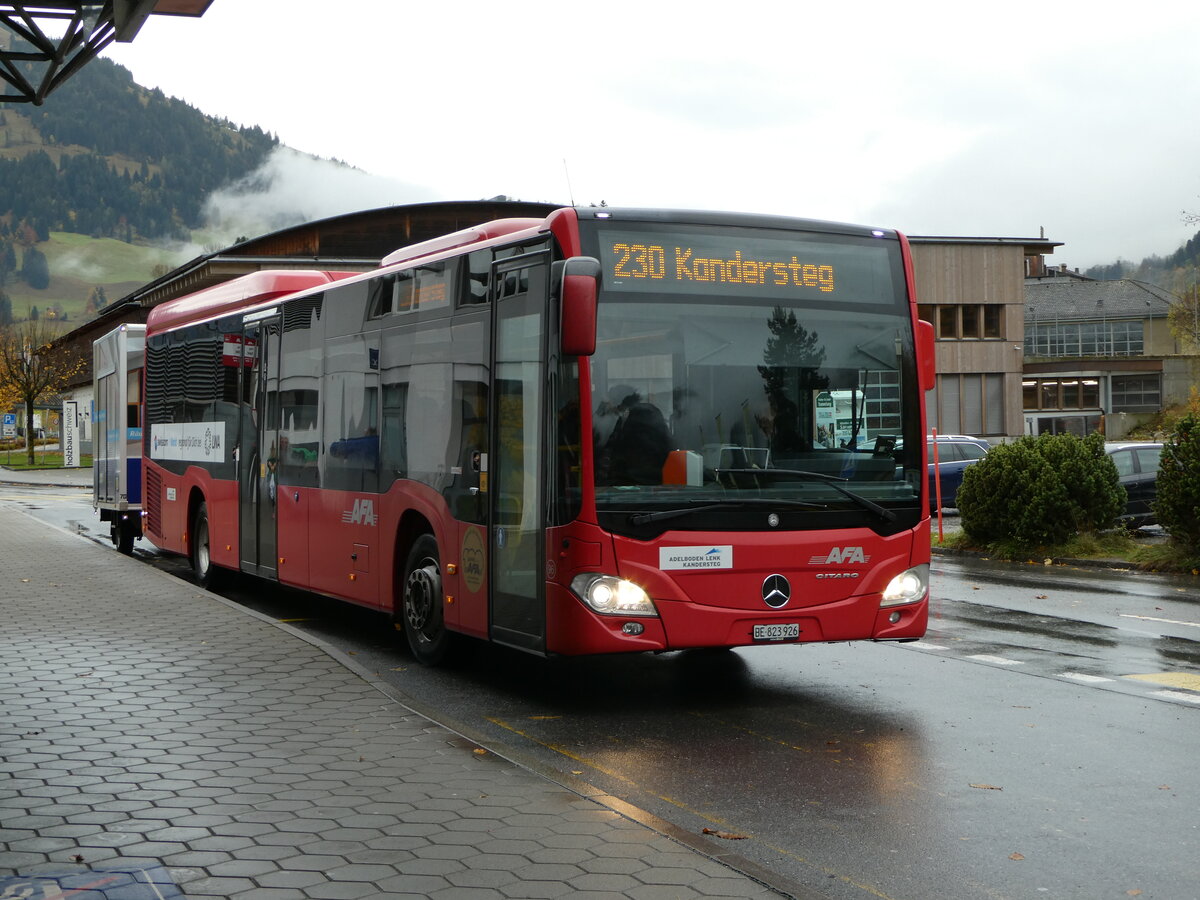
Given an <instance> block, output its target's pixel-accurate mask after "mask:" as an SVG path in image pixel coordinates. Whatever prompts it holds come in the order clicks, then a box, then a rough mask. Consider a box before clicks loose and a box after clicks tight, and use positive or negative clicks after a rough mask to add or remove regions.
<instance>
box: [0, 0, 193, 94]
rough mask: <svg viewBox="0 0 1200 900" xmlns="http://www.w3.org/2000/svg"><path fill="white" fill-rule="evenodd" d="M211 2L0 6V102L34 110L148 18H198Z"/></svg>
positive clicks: (42, 1) (109, 0) (114, 0)
mask: <svg viewBox="0 0 1200 900" xmlns="http://www.w3.org/2000/svg"><path fill="white" fill-rule="evenodd" d="M211 5H212V0H92V2H86V0H82V2H80V0H76V2H71V0H36V2H34V0H30V2H23V0H17V2H14V3H4V2H0V26H3V27H0V81H3V82H4V84H3V87H4V93H3V94H0V102H5V103H32V104H34V105H35V106H40V105H41V104H42V102H43V101H45V99H46V97H47V96H48V95H49V94H50V92H51V91H53V90H54V89H55V88H57V87H58V86H59V85H61V84H62V83H63V82H64V81H66V80H67V79H68V78H70V77H71V76H72V75H74V74H75V73H76V72H78V71H79V69H80V68H82V67H83V66H84V65H85V64H86V63H88V62H90V61H91V60H93V59H95V58H96V56H97V55H98V54H99V53H100V51H101V50H103V49H104V48H105V47H107V46H108V45H109V44H111V43H112V42H113V41H120V42H122V43H128V42H129V41H132V40H133V38H134V36H135V35H136V34H137V33H138V30H139V29H140V28H141V27H142V23H143V22H145V21H146V19H147V18H148V17H149V16H152V15H156V16H190V17H192V18H199V17H200V16H202V15H204V13H205V12H206V11H207V10H208V7H209V6H211Z"/></svg>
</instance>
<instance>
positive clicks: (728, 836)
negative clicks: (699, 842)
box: [700, 828, 746, 841]
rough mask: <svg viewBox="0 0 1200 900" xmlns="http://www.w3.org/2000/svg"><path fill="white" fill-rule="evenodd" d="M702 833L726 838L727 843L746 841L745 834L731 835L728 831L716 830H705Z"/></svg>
mask: <svg viewBox="0 0 1200 900" xmlns="http://www.w3.org/2000/svg"><path fill="white" fill-rule="evenodd" d="M700 833H701V834H711V835H713V836H714V837H719V838H724V839H725V840H727V841H744V840H746V835H744V834H730V833H729V832H728V831H717V830H716V829H715V828H705V829H703V830H702V831H701V832H700Z"/></svg>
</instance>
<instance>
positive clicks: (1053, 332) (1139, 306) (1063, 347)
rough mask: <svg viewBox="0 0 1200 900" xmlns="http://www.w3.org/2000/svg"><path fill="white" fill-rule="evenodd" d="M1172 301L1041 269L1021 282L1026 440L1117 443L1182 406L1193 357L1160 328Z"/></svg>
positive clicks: (1165, 295) (1141, 286) (1141, 285)
mask: <svg viewBox="0 0 1200 900" xmlns="http://www.w3.org/2000/svg"><path fill="white" fill-rule="evenodd" d="M1176 299H1177V298H1176V297H1175V296H1174V295H1173V294H1172V293H1170V292H1169V291H1166V290H1164V289H1162V288H1160V287H1158V286H1156V285H1153V284H1147V283H1145V282H1142V281H1134V280H1132V279H1121V280H1118V281H1093V280H1089V279H1086V278H1083V277H1080V276H1078V275H1075V274H1074V273H1071V274H1069V275H1068V274H1067V273H1061V274H1060V273H1059V272H1057V271H1056V270H1049V272H1048V273H1047V274H1042V275H1041V277H1030V278H1027V279H1026V280H1025V304H1026V305H1025V342H1024V366H1023V369H1024V379H1023V381H1022V398H1023V399H1022V406H1023V408H1024V417H1025V432H1026V433H1027V434H1042V433H1046V432H1050V433H1060V432H1070V433H1073V434H1081V435H1082V434H1087V433H1089V432H1091V431H1094V430H1096V429H1097V428H1099V427H1102V426H1103V427H1104V429H1105V432H1106V434H1107V435H1108V436H1109V437H1110V438H1116V437H1121V436H1123V435H1124V434H1126V433H1128V431H1129V430H1130V429H1131V428H1133V427H1134V426H1135V425H1138V424H1142V423H1144V422H1147V421H1149V420H1150V419H1152V418H1153V417H1154V416H1155V415H1157V414H1158V413H1160V412H1161V411H1162V410H1163V409H1164V408H1167V407H1169V406H1173V405H1176V404H1179V403H1183V402H1185V401H1186V400H1187V397H1188V391H1189V389H1190V387H1191V385H1192V384H1194V383H1195V380H1196V379H1195V375H1196V372H1195V363H1196V358H1195V356H1192V355H1185V352H1184V349H1183V348H1182V347H1181V345H1180V343H1179V341H1178V340H1177V339H1176V338H1175V337H1174V336H1173V335H1172V334H1171V330H1170V328H1169V327H1168V325H1167V313H1168V312H1169V310H1170V308H1171V304H1172V303H1174V302H1175V301H1176Z"/></svg>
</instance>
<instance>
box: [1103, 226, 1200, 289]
mask: <svg viewBox="0 0 1200 900" xmlns="http://www.w3.org/2000/svg"><path fill="white" fill-rule="evenodd" d="M1084 274H1085V275H1087V276H1088V277H1089V278H1097V279H1101V280H1115V279H1118V278H1134V279H1137V280H1138V281H1146V282H1149V283H1150V284H1156V285H1158V286H1159V287H1161V288H1165V289H1166V290H1168V291H1171V293H1173V294H1177V295H1179V296H1183V295H1184V294H1185V293H1187V292H1188V291H1189V290H1191V289H1192V288H1193V287H1195V285H1196V283H1197V281H1200V232H1197V233H1196V234H1195V236H1194V237H1192V239H1191V240H1190V241H1188V242H1187V243H1186V244H1184V245H1183V246H1182V247H1180V248H1179V249H1178V250H1176V251H1175V252H1174V253H1172V254H1171V255H1170V256H1147V257H1146V258H1145V259H1143V260H1142V261H1141V262H1140V263H1133V262H1128V261H1125V260H1117V261H1116V262H1114V263H1109V264H1108V265H1106V266H1092V267H1091V268H1090V269H1088V270H1087V271H1085V272H1084Z"/></svg>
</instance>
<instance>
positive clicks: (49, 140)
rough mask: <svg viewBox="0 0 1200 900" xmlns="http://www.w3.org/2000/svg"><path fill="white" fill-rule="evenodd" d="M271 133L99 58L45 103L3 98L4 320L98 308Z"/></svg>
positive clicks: (255, 159) (141, 277)
mask: <svg viewBox="0 0 1200 900" xmlns="http://www.w3.org/2000/svg"><path fill="white" fill-rule="evenodd" d="M277 146H278V140H277V139H276V138H275V137H273V136H271V135H268V134H266V133H264V132H263V131H262V129H260V128H258V127H253V128H245V127H238V126H235V125H233V124H232V123H230V122H228V121H226V120H221V119H214V118H212V117H210V116H206V115H204V114H203V113H201V112H200V111H199V110H196V109H195V108H193V107H191V106H189V105H188V104H186V103H184V102H183V101H181V100H176V99H173V98H168V97H166V96H164V95H163V93H162V92H161V91H158V90H146V89H145V88H142V87H141V86H139V85H138V84H136V83H135V82H134V80H133V76H132V75H131V73H130V72H129V70H128V69H125V68H124V67H122V66H118V65H116V64H115V63H113V62H111V61H110V60H107V59H97V60H94V61H93V62H91V63H89V64H88V65H86V66H84V67H83V69H82V70H81V71H80V72H79V73H77V74H76V75H74V76H73V77H72V78H70V79H69V80H68V81H66V82H65V83H64V84H63V86H62V87H60V88H59V89H58V90H56V91H55V92H54V96H53V97H52V98H50V99H49V100H48V101H47V102H46V103H45V104H44V105H43V106H31V105H25V104H6V103H0V325H2V324H5V323H7V322H11V321H14V320H20V319H23V318H37V317H39V316H49V317H51V318H59V319H79V318H85V317H88V316H90V315H92V314H94V313H95V312H96V311H97V310H98V309H100V308H102V307H103V306H104V304H105V303H107V302H109V301H110V300H113V299H117V298H119V297H120V296H122V295H123V294H124V293H125V292H127V291H128V290H131V289H133V287H135V286H136V285H138V284H142V283H144V282H145V281H148V280H149V279H150V278H151V277H152V275H153V274H154V272H155V269H156V267H159V266H161V265H162V262H163V260H164V259H166V258H167V256H166V254H165V253H164V252H163V251H162V250H161V249H156V248H155V247H156V245H160V244H162V243H163V242H166V241H188V240H190V239H191V236H192V231H193V229H196V228H198V227H200V226H201V225H202V224H203V223H202V215H203V206H204V202H205V200H206V198H208V197H209V196H210V195H211V194H212V193H213V192H214V191H215V190H217V189H219V188H221V187H222V186H224V185H227V184H229V183H231V182H234V181H236V180H237V179H239V178H242V177H243V176H245V175H247V174H249V173H250V172H252V171H254V170H255V169H257V168H258V167H259V166H260V165H261V164H262V163H263V161H264V160H265V159H266V158H267V156H268V154H270V153H271V152H272V151H273V150H274V149H275V148H276V147H277Z"/></svg>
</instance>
